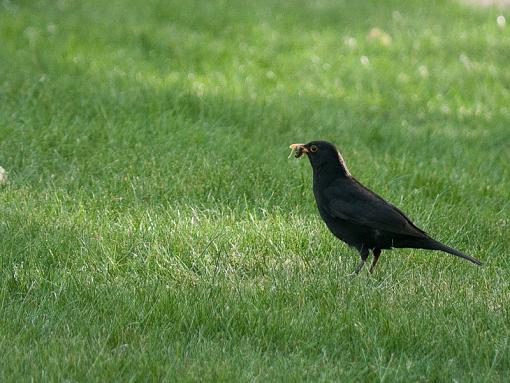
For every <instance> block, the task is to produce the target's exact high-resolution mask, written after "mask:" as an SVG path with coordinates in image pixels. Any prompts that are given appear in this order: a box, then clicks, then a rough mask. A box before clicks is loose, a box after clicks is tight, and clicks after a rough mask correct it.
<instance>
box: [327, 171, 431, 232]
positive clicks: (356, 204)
mask: <svg viewBox="0 0 510 383" xmlns="http://www.w3.org/2000/svg"><path fill="white" fill-rule="evenodd" d="M323 193H324V194H323V197H324V203H325V207H326V210H327V211H328V213H329V214H330V215H332V216H333V217H336V218H339V219H343V220H347V221H351V222H354V223H358V224H361V225H364V226H368V227H371V228H373V229H376V230H383V231H386V232H389V233H395V234H400V235H406V236H412V237H418V238H423V237H428V236H427V234H426V233H425V232H424V231H422V230H421V229H419V228H418V227H416V226H415V225H414V224H413V223H412V222H411V221H410V220H409V218H407V217H406V216H405V214H404V213H402V212H401V211H400V210H399V209H398V208H396V207H395V206H393V205H391V204H390V203H388V202H386V201H385V200H384V199H382V198H381V197H379V196H378V195H377V194H375V193H374V192H372V191H371V190H369V189H367V188H365V187H364V186H363V185H361V184H360V183H359V182H357V181H356V180H354V179H351V182H350V183H349V184H348V185H332V186H330V187H328V188H326V189H325V190H324V191H323Z"/></svg>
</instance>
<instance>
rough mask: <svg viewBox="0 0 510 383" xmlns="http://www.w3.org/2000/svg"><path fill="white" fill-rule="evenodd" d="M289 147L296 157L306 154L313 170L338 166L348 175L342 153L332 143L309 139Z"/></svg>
mask: <svg viewBox="0 0 510 383" xmlns="http://www.w3.org/2000/svg"><path fill="white" fill-rule="evenodd" d="M290 148H291V149H292V152H291V155H292V153H294V156H295V157H296V158H300V157H301V156H302V155H303V154H306V155H307V156H308V159H309V160H310V164H311V165H312V168H313V169H314V170H318V169H320V168H336V167H338V166H340V169H341V170H342V172H343V173H345V175H350V173H349V170H347V167H346V166H345V163H344V160H343V158H342V155H341V154H340V152H339V151H338V149H337V148H336V147H335V145H333V144H332V143H329V142H327V141H310V142H309V143H307V144H292V145H290Z"/></svg>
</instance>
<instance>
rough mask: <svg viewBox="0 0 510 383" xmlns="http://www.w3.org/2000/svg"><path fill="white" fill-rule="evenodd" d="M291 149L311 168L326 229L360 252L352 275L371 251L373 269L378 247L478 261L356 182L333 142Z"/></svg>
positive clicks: (371, 268)
mask: <svg viewBox="0 0 510 383" xmlns="http://www.w3.org/2000/svg"><path fill="white" fill-rule="evenodd" d="M291 148H292V149H293V150H295V151H296V157H300V156H301V155H303V154H305V153H306V154H307V155H308V159H309V160H310V164H311V165H312V169H313V194H314V196H315V200H316V202H317V207H318V209H319V213H320V215H321V217H322V219H323V220H324V222H325V223H326V225H327V227H328V228H329V230H330V231H331V232H332V233H333V234H334V235H335V236H336V237H338V238H339V239H341V240H342V241H344V242H346V243H347V244H348V245H350V246H352V247H354V248H356V249H357V250H358V252H359V253H360V256H361V262H360V264H359V265H358V267H357V268H356V273H358V272H359V271H360V270H361V268H362V267H363V264H364V263H365V260H366V259H367V257H368V255H369V252H370V250H372V253H373V255H374V258H373V262H372V265H371V267H370V272H372V271H373V269H374V267H375V265H376V263H377V261H378V259H379V255H380V254H381V250H383V249H391V248H404V247H409V248H417V249H428V250H441V251H444V252H447V253H450V254H453V255H456V256H458V257H461V258H464V259H466V260H468V261H471V262H473V263H475V264H477V265H480V264H481V263H480V261H478V260H477V259H476V258H473V257H471V256H469V255H466V254H463V253H461V252H460V251H458V250H456V249H453V248H451V247H449V246H446V245H444V244H442V243H440V242H438V241H436V240H434V239H433V238H431V237H430V236H429V235H428V234H427V233H425V232H424V231H423V230H421V229H420V228H418V227H417V226H416V225H414V224H413V223H412V222H411V220H410V219H409V218H407V217H406V215H405V214H404V213H403V212H402V211H400V210H399V209H398V208H396V207H395V206H393V205H392V204H390V203H388V202H386V201H385V200H384V199H382V198H381V197H379V196H378V195H377V194H376V193H374V192H373V191H371V190H369V189H367V188H366V187H365V186H363V185H362V184H361V183H359V182H358V181H357V180H356V179H355V178H354V177H352V176H351V174H350V173H349V170H348V169H347V167H346V166H345V163H344V160H343V158H342V156H341V154H340V153H339V152H338V150H337V149H336V147H335V146H334V145H333V144H330V143H329V142H326V141H312V142H309V143H308V144H293V145H291Z"/></svg>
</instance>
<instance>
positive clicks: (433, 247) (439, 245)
mask: <svg viewBox="0 0 510 383" xmlns="http://www.w3.org/2000/svg"><path fill="white" fill-rule="evenodd" d="M429 246H430V247H427V248H428V249H430V250H441V251H444V252H446V253H450V254H453V255H455V256H457V257H460V258H464V259H465V260H468V261H470V262H473V263H474V264H475V265H478V266H481V265H482V262H480V261H479V260H478V259H476V258H474V257H472V256H470V255H467V254H464V253H462V252H460V251H459V250H457V249H454V248H453V247H450V246H446V245H444V244H442V243H441V242H438V241H436V240H431V241H430V242H429Z"/></svg>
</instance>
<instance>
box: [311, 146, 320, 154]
mask: <svg viewBox="0 0 510 383" xmlns="http://www.w3.org/2000/svg"><path fill="white" fill-rule="evenodd" d="M317 150H319V148H318V147H317V146H315V145H312V146H310V151H311V152H312V153H315V152H316V151H317Z"/></svg>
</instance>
